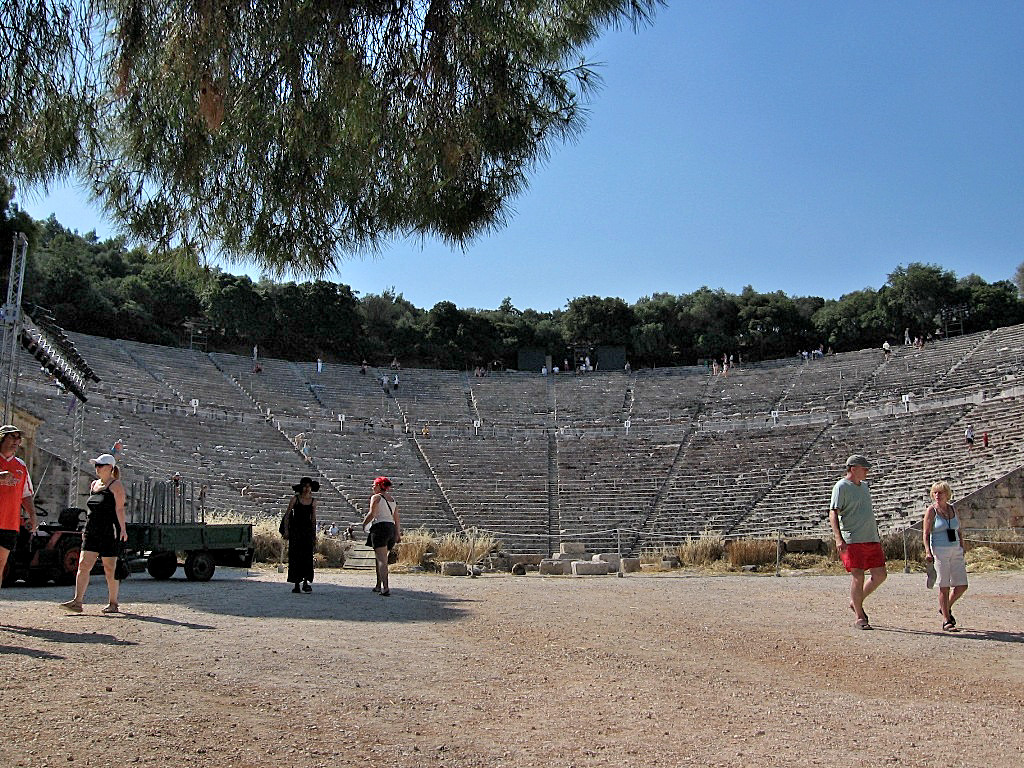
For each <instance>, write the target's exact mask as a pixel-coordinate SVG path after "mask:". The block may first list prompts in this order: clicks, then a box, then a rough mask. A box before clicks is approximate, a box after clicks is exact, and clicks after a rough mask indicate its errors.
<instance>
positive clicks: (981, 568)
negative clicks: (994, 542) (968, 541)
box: [966, 547, 1024, 573]
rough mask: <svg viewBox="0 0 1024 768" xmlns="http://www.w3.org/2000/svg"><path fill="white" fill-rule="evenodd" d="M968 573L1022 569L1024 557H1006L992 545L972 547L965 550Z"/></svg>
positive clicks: (1023, 568) (1023, 569)
mask: <svg viewBox="0 0 1024 768" xmlns="http://www.w3.org/2000/svg"><path fill="white" fill-rule="evenodd" d="M966 560H967V571H968V573H991V572H992V571H1024V559H1021V558H1019V557H1007V556H1006V555H1004V554H1002V553H1001V552H999V551H998V550H996V549H994V548H992V547H972V548H971V549H969V550H968V551H967V555H966Z"/></svg>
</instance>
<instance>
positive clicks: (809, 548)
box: [782, 539, 828, 555]
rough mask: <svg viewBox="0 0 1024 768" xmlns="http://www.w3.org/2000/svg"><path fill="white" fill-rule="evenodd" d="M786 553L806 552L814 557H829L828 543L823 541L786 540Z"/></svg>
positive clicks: (784, 547)
mask: <svg viewBox="0 0 1024 768" xmlns="http://www.w3.org/2000/svg"><path fill="white" fill-rule="evenodd" d="M782 546H783V551H784V552H806V553H808V554H812V555H818V554H822V555H827V554H828V542H826V541H822V540H821V539H786V540H785V541H783V543H782Z"/></svg>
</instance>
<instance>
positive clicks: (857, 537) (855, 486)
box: [828, 454, 888, 629]
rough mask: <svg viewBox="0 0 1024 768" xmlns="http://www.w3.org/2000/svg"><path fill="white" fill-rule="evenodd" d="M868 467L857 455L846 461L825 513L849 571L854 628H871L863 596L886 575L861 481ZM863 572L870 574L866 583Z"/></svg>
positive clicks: (866, 491) (867, 490) (868, 492)
mask: <svg viewBox="0 0 1024 768" xmlns="http://www.w3.org/2000/svg"><path fill="white" fill-rule="evenodd" d="M870 469H871V462H870V461H868V460H867V458H866V457H864V456H862V455H860V454H854V455H853V456H851V457H850V458H848V459H847V460H846V476H845V477H843V478H841V479H840V480H839V482H837V483H836V484H835V486H834V487H833V488H832V503H831V505H830V511H829V515H828V520H829V523H830V524H831V525H832V533H833V535H834V536H835V539H836V550H837V551H838V552H839V558H840V559H841V560H842V561H843V565H844V566H845V567H846V570H847V572H848V573H849V574H850V610H851V611H853V612H854V614H856V616H857V622H856V624H855V626H856V627H857V628H858V629H871V623H870V622H869V621H868V615H867V613H866V612H865V611H864V598H866V597H867V596H868V595H870V594H871V593H872V592H874V591H875V590H876V589H878V587H879V585H881V583H882V582H883V581H885V577H886V576H887V575H888V574H887V572H886V570H885V554H884V553H883V552H882V545H881V543H880V538H879V536H878V524H877V523H876V522H875V513H874V511H873V510H872V509H871V490H870V487H869V486H868V483H867V481H866V480H865V478H866V477H867V476H868V471H869V470H870ZM865 573H868V574H870V575H869V577H868V579H867V581H866V582H865V581H864V574H865Z"/></svg>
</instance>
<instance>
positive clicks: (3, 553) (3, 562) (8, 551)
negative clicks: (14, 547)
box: [0, 547, 11, 584]
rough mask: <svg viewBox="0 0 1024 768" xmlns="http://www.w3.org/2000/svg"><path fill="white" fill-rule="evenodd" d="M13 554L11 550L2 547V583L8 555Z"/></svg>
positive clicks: (0, 555) (0, 579) (0, 572)
mask: <svg viewBox="0 0 1024 768" xmlns="http://www.w3.org/2000/svg"><path fill="white" fill-rule="evenodd" d="M10 554H11V550H9V549H5V548H3V547H0V584H2V582H3V575H4V568H6V567H7V556H8V555H10Z"/></svg>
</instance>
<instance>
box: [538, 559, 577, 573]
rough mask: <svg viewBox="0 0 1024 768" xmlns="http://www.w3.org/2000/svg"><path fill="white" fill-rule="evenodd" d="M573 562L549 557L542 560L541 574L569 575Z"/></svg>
mask: <svg viewBox="0 0 1024 768" xmlns="http://www.w3.org/2000/svg"><path fill="white" fill-rule="evenodd" d="M571 565H572V563H571V562H570V561H569V560H556V559H555V558H548V559H546V560H541V561H540V575H541V576H567V575H568V574H569V569H570V567H571Z"/></svg>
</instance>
